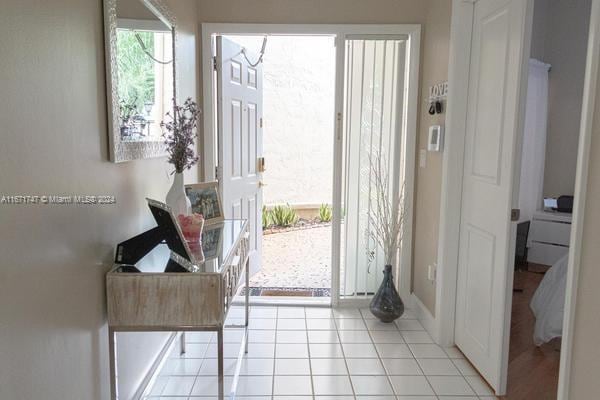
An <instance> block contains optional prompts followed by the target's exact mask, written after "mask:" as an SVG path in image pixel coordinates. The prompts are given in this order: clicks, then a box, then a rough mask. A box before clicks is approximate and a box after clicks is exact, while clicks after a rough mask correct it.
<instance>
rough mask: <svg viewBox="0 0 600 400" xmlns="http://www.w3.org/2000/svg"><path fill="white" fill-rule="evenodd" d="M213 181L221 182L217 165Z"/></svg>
mask: <svg viewBox="0 0 600 400" xmlns="http://www.w3.org/2000/svg"><path fill="white" fill-rule="evenodd" d="M215 179H216V180H218V181H221V169H220V168H219V166H218V165H217V166H216V167H215Z"/></svg>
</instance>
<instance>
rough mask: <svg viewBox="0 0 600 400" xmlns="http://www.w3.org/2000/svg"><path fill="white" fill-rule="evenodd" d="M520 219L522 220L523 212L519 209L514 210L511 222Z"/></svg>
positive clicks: (511, 212) (511, 211)
mask: <svg viewBox="0 0 600 400" xmlns="http://www.w3.org/2000/svg"><path fill="white" fill-rule="evenodd" d="M519 218H521V210H520V209H518V208H513V209H512V210H510V220H511V221H518V220H519Z"/></svg>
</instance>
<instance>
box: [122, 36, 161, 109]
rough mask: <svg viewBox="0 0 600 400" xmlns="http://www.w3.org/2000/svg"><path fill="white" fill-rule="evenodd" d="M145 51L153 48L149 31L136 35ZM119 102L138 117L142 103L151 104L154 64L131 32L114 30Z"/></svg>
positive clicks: (152, 98)
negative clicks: (128, 107) (115, 35)
mask: <svg viewBox="0 0 600 400" xmlns="http://www.w3.org/2000/svg"><path fill="white" fill-rule="evenodd" d="M138 35H140V38H141V39H142V41H143V42H144V44H145V45H146V48H147V49H153V48H154V33H153V32H138ZM117 71H118V83H119V85H118V91H119V102H120V103H121V104H122V105H125V106H130V107H132V108H133V109H134V110H135V112H134V113H138V114H141V113H143V110H144V104H145V103H154V75H155V74H154V61H152V59H150V57H148V56H147V55H146V54H145V53H144V51H143V50H142V48H141V47H140V44H139V43H138V41H137V39H136V37H135V33H134V32H133V31H130V30H122V29H119V30H117Z"/></svg>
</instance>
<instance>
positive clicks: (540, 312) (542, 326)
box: [529, 254, 569, 346]
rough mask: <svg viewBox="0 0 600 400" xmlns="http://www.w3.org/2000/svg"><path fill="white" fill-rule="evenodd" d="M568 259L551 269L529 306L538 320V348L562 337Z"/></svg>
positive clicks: (536, 326)
mask: <svg viewBox="0 0 600 400" xmlns="http://www.w3.org/2000/svg"><path fill="white" fill-rule="evenodd" d="M568 259H569V254H566V255H565V256H564V257H563V258H561V259H560V260H558V261H557V262H556V263H554V265H553V266H552V267H550V269H549V270H548V271H547V272H546V274H545V275H544V279H542V282H541V283H540V286H538V288H537V290H536V291H535V293H534V295H533V298H532V299H531V303H530V304H529V306H530V307H531V310H532V311H533V314H534V315H535V318H536V320H535V329H534V332H533V342H534V343H535V345H536V346H541V345H542V344H544V343H546V342H549V341H550V340H552V339H554V338H555V337H560V336H562V326H563V314H564V309H565V290H566V286H567V264H568Z"/></svg>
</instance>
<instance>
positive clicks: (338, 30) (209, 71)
mask: <svg viewBox="0 0 600 400" xmlns="http://www.w3.org/2000/svg"><path fill="white" fill-rule="evenodd" d="M201 29H202V36H201V70H202V71H201V73H202V103H203V104H202V106H203V133H202V136H203V137H202V139H201V140H202V144H203V146H202V148H203V156H204V161H203V170H204V179H205V180H207V181H208V180H214V179H215V176H216V174H215V168H216V165H217V159H216V157H217V153H216V152H215V149H216V137H217V136H216V135H217V131H216V113H215V107H214V100H215V96H216V94H215V85H214V71H213V67H212V65H213V62H212V47H213V45H212V36H213V35H216V34H221V35H226V34H230V35H244V34H246V35H252V34H253V35H263V34H268V35H312V36H318V35H323V36H334V37H335V38H336V39H335V45H336V77H335V82H336V83H335V85H336V90H335V100H334V101H335V110H334V111H335V114H334V115H332V118H334V121H336V122H335V124H334V131H333V132H331V135H332V139H334V138H335V139H334V158H333V163H334V168H333V171H334V176H333V224H332V225H333V237H332V255H331V257H332V258H331V263H332V268H331V273H332V277H331V278H332V279H331V303H332V305H334V306H336V305H338V304H339V305H350V304H362V303H364V301H361V302H359V303H356V301H355V300H349V301H344V300H340V298H339V287H340V286H339V285H340V282H339V271H340V256H341V255H340V241H341V232H340V220H341V213H340V207H341V200H342V199H341V184H342V176H341V171H342V168H341V166H342V151H343V148H342V144H343V141H342V140H341V138H340V137H339V136H338V135H337V134H336V133H337V132H338V129H341V125H340V124H341V120H340V121H338V119H337V118H336V115H337V113H342V115H343V109H344V107H343V89H344V88H343V83H344V77H343V74H339V71H340V70H341V71H343V63H344V60H345V54H344V51H345V46H344V45H343V44H344V39H345V37H346V36H348V35H407V36H408V38H409V55H410V60H409V64H408V67H409V69H408V71H409V74H408V76H407V79H406V82H407V93H406V99H407V115H406V116H407V119H406V133H407V134H406V136H405V138H403V139H404V140H403V142H404V144H405V148H406V151H405V158H404V166H403V167H404V171H405V192H406V193H405V197H404V201H405V205H406V220H407V221H410V223H408V224H407V225H406V230H405V233H404V239H403V242H402V248H401V252H400V255H401V256H400V263H399V265H400V266H402V267H401V268H400V274H399V275H400V276H398V277H397V279H398V281H399V285H398V286H399V292H400V295H401V296H402V297H403V298H404V299H406V300H407V301H408V300H409V299H411V296H410V294H411V286H412V236H413V235H412V229H413V197H414V186H415V159H416V142H417V135H418V132H417V112H418V99H419V72H420V71H419V66H420V48H421V25H419V24H377V25H372V24H364V25H363V24H244V23H202V24H201ZM340 75H341V76H340ZM207 133H208V134H207ZM336 205H337V207H336ZM365 304H368V303H365ZM408 305H409V306H410V304H408Z"/></svg>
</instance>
